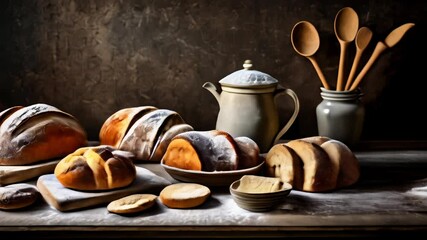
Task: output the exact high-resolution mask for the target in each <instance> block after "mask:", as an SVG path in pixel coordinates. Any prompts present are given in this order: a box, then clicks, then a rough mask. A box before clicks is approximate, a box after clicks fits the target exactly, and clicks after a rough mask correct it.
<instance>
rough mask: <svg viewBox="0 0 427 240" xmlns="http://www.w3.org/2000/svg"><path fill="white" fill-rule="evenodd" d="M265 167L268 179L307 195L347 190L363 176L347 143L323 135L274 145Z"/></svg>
mask: <svg viewBox="0 0 427 240" xmlns="http://www.w3.org/2000/svg"><path fill="white" fill-rule="evenodd" d="M266 165H267V175H268V176H272V177H279V178H281V179H282V181H284V182H287V183H290V184H291V185H292V186H293V189H296V190H302V191H307V192H326V191H332V190H335V189H338V188H343V187H347V186H350V185H352V184H354V183H356V182H357V180H358V179H359V176H360V166H359V161H358V160H357V158H356V156H355V155H354V153H353V152H352V151H351V150H350V149H349V148H348V147H347V146H346V145H345V144H344V143H342V142H340V141H337V140H334V139H330V138H327V137H323V136H313V137H308V138H301V139H296V140H292V141H290V142H288V143H279V144H276V145H274V146H273V147H272V148H271V149H270V150H269V152H268V153H267V157H266Z"/></svg>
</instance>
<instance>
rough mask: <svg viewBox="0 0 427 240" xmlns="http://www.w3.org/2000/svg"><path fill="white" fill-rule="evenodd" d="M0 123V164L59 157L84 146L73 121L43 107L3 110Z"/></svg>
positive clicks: (83, 135) (84, 140) (83, 136)
mask: <svg viewBox="0 0 427 240" xmlns="http://www.w3.org/2000/svg"><path fill="white" fill-rule="evenodd" d="M0 124H1V125H0V165H26V164H32V163H37V162H41V161H46V160H50V159H54V158H61V157H64V156H66V155H67V154H69V153H72V152H73V151H75V150H76V149H78V148H80V147H84V146H87V136H86V132H85V130H84V129H83V127H82V126H81V125H80V123H79V122H78V121H77V119H75V118H74V117H73V116H72V115H70V114H68V113H66V112H63V111H61V110H59V109H57V108H55V107H53V106H50V105H47V104H42V103H39V104H34V105H30V106H27V107H20V106H17V107H12V108H9V109H6V110H4V111H3V112H1V113H0Z"/></svg>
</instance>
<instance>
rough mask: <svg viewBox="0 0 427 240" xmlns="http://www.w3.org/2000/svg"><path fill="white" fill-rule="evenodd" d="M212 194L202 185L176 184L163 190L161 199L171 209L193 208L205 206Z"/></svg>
mask: <svg viewBox="0 0 427 240" xmlns="http://www.w3.org/2000/svg"><path fill="white" fill-rule="evenodd" d="M210 194H211V191H210V189H209V188H208V187H206V186H204V185H201V184H197V183H175V184H172V185H169V186H166V187H165V188H163V190H162V191H161V192H160V194H159V198H160V200H161V201H162V203H163V204H164V205H165V206H167V207H169V208H193V207H197V206H199V205H201V204H203V203H204V202H205V201H206V200H207V199H208V197H209V196H210Z"/></svg>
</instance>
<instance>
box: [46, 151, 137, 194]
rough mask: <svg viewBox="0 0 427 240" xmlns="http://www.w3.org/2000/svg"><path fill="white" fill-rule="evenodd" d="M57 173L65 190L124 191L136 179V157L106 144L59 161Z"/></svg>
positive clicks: (76, 152)
mask: <svg viewBox="0 0 427 240" xmlns="http://www.w3.org/2000/svg"><path fill="white" fill-rule="evenodd" d="M54 173H55V176H56V178H57V179H58V181H59V182H60V183H61V184H62V185H63V186H64V187H67V188H71V189H75V190H83V191H92V190H110V189H115V188H121V187H125V186H128V185H129V184H131V183H132V182H133V181H134V180H135V178H136V168H135V165H134V163H133V154H132V153H130V152H125V151H121V150H115V149H114V148H112V147H110V146H107V145H101V146H96V147H85V148H79V149H77V150H76V151H75V152H73V153H71V154H69V155H68V156H66V157H65V158H63V159H62V160H61V161H59V163H58V164H57V165H56V167H55V171H54Z"/></svg>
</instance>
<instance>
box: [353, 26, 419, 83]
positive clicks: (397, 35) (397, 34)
mask: <svg viewBox="0 0 427 240" xmlns="http://www.w3.org/2000/svg"><path fill="white" fill-rule="evenodd" d="M413 26H415V24H414V23H405V24H403V25H401V26H400V27H398V28H396V29H394V30H393V31H391V32H390V33H389V34H388V35H387V37H386V38H385V40H384V42H382V41H379V42H378V43H377V45H376V46H375V49H374V51H373V52H372V55H371V57H370V58H369V60H368V62H367V63H366V64H365V66H364V67H363V68H362V70H361V71H360V73H359V75H357V77H356V79H355V80H354V83H353V84H352V85H351V88H350V91H353V90H354V89H356V88H357V86H359V83H360V82H361V81H362V78H363V77H364V76H365V75H366V73H367V72H368V70H369V69H370V68H371V67H372V65H373V64H374V62H375V61H376V60H377V58H378V57H379V56H380V54H381V53H382V52H384V51H385V50H386V49H388V48H391V47H393V46H394V45H396V44H397V43H398V42H399V41H400V39H402V37H403V36H404V35H405V33H406V32H407V31H408V30H409V29H410V28H412V27H413Z"/></svg>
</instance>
